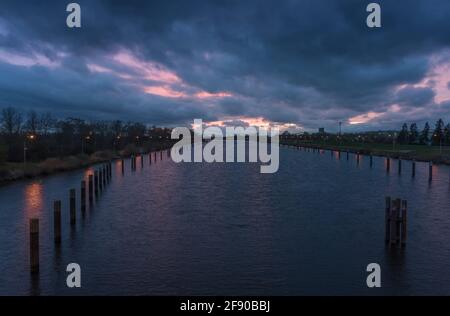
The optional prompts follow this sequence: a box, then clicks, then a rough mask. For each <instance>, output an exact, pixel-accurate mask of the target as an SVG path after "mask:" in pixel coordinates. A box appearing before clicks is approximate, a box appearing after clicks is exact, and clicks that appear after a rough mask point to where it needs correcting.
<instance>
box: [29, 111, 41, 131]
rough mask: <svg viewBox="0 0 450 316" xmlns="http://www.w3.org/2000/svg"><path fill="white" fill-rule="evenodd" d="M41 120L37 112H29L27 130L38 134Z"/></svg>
mask: <svg viewBox="0 0 450 316" xmlns="http://www.w3.org/2000/svg"><path fill="white" fill-rule="evenodd" d="M39 123H40V122H39V120H38V115H37V113H36V112H35V111H33V110H32V111H30V112H28V118H27V123H26V129H27V131H28V132H29V133H31V134H36V133H37V131H38V130H39Z"/></svg>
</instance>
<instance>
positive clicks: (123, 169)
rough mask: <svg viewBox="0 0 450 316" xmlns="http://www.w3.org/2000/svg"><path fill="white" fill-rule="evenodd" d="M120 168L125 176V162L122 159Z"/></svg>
mask: <svg viewBox="0 0 450 316" xmlns="http://www.w3.org/2000/svg"><path fill="white" fill-rule="evenodd" d="M120 167H121V168H122V175H124V174H125V161H124V159H123V158H122V161H121V162H120Z"/></svg>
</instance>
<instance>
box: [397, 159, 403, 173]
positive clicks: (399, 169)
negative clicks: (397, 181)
mask: <svg viewBox="0 0 450 316" xmlns="http://www.w3.org/2000/svg"><path fill="white" fill-rule="evenodd" d="M398 174H402V160H401V159H400V158H399V159H398Z"/></svg>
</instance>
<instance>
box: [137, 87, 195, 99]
mask: <svg viewBox="0 0 450 316" xmlns="http://www.w3.org/2000/svg"><path fill="white" fill-rule="evenodd" d="M144 92H145V93H147V94H153V95H157V96H160V97H166V98H185V97H187V95H186V94H185V93H183V92H179V91H175V90H173V89H172V88H170V87H167V86H149V87H144Z"/></svg>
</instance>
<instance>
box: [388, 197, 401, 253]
mask: <svg viewBox="0 0 450 316" xmlns="http://www.w3.org/2000/svg"><path fill="white" fill-rule="evenodd" d="M397 201H398V200H394V201H393V203H392V209H391V216H390V220H389V222H390V228H389V230H390V233H391V235H390V237H389V244H390V245H394V244H396V243H397V236H398V233H399V232H398V231H397V219H398V205H397Z"/></svg>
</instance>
